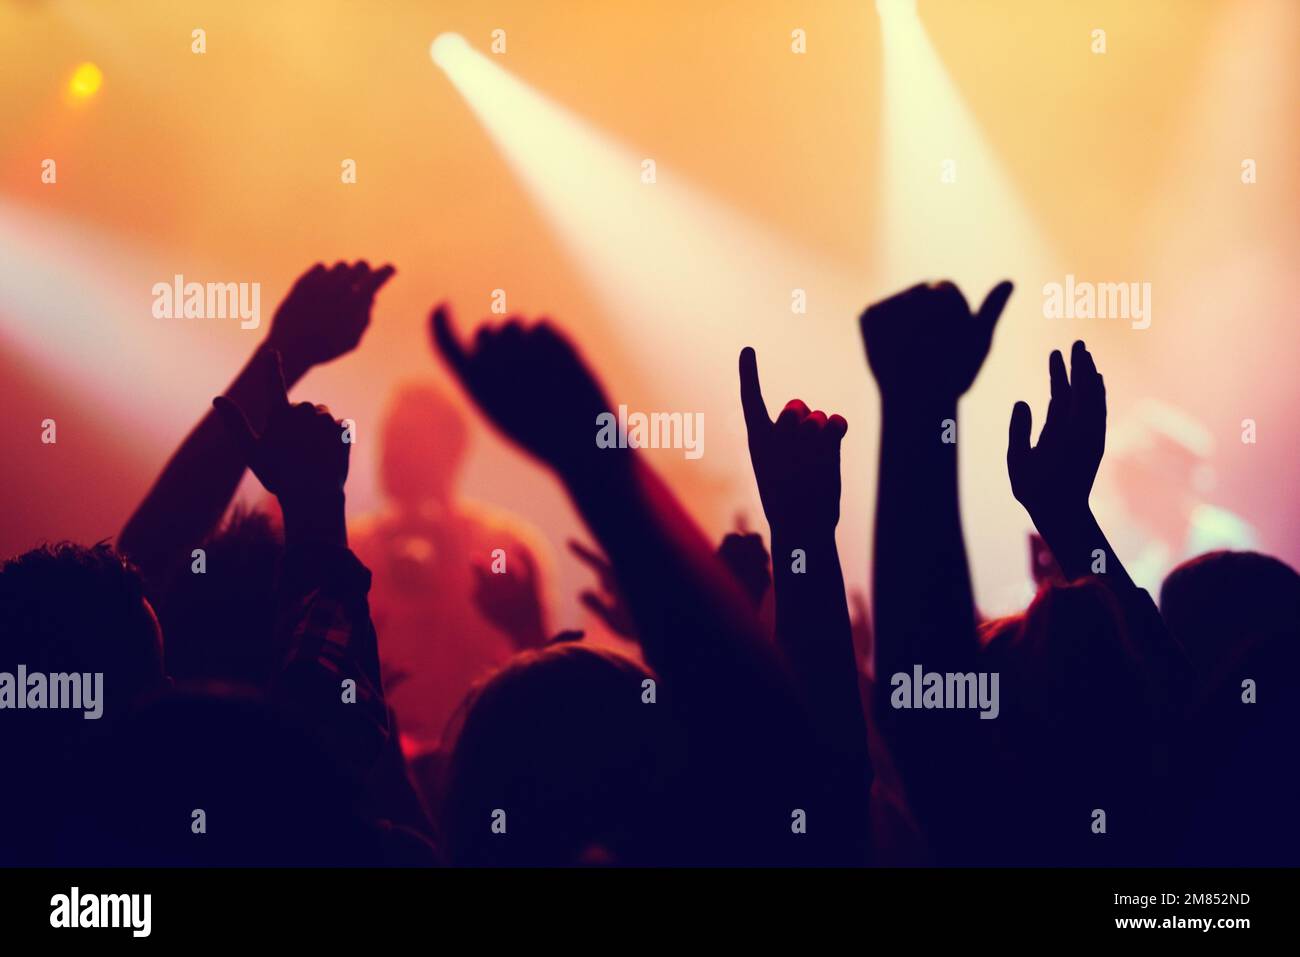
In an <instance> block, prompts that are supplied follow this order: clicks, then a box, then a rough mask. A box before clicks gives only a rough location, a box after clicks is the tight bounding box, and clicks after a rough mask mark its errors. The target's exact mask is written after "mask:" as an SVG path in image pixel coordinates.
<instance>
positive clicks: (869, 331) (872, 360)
mask: <svg viewBox="0 0 1300 957" xmlns="http://www.w3.org/2000/svg"><path fill="white" fill-rule="evenodd" d="M1011 290H1012V285H1011V283H1010V282H1000V283H998V284H997V285H996V286H994V287H993V289H992V291H991V292H990V293H989V294H988V296H987V297H986V298H985V299H984V304H983V305H981V306H980V309H979V312H978V313H976V314H974V315H972V314H971V311H970V307H969V306H967V304H966V298H965V297H964V296H963V295H962V294H961V290H959V289H958V288H957V287H956V286H954V285H953V284H952V283H950V282H941V283H938V284H936V285H926V284H924V283H922V284H920V285H916V286H913V287H912V288H911V289H908V290H905V291H904V292H900V293H898V294H897V295H895V296H891V297H890V298H889V299H886V300H884V301H883V302H878V303H876V304H875V305H873V306H870V307H868V308H867V311H866V312H864V313H863V314H862V318H861V320H860V321H861V327H862V339H863V342H864V343H865V344H866V347H867V361H868V363H869V364H870V366H871V372H872V375H874V376H875V377H876V383H877V384H878V385H879V387H880V393H881V396H882V397H883V398H884V399H885V400H886V401H889V400H893V399H898V400H902V401H905V402H910V401H913V400H919V401H927V402H934V401H938V402H952V401H955V400H956V399H957V398H958V397H960V396H961V395H962V394H963V393H964V392H965V391H966V390H967V389H969V388H970V385H971V383H972V382H974V381H975V376H976V375H977V374H978V373H979V370H980V366H982V365H983V364H984V358H985V357H986V356H987V355H988V352H989V346H990V344H991V343H992V341H993V328H994V326H996V325H997V321H998V318H999V317H1000V316H1001V315H1002V310H1003V308H1004V307H1005V306H1006V304H1007V299H1008V298H1009V297H1010V296H1011Z"/></svg>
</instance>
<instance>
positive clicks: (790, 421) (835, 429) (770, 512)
mask: <svg viewBox="0 0 1300 957" xmlns="http://www.w3.org/2000/svg"><path fill="white" fill-rule="evenodd" d="M740 404H741V407H742V408H743V409H744V413H745V428H746V431H747V432H748V433H749V459H750V462H752V463H753V466H754V478H755V479H756V480H757V482H758V495H759V498H760V499H761V500H762V502H763V511H764V513H766V515H767V520H768V523H769V524H770V525H771V526H772V527H773V529H774V530H776V529H779V530H781V531H799V532H805V531H821V530H826V529H833V528H834V527H835V526H836V525H837V524H838V523H839V520H840V440H841V439H843V438H844V434H845V433H846V432H847V431H848V428H849V425H848V423H847V422H846V421H844V419H843V417H842V416H838V415H832V416H831V417H830V418H827V417H826V413H825V412H822V411H820V410H818V411H815V412H810V411H808V406H806V405H804V404H803V402H801V401H799V400H798V399H791V400H790V401H789V402H788V403H786V406H785V408H784V409H782V410H781V414H780V415H779V416H777V419H776V422H772V420H771V419H769V418H768V417H767V405H766V404H765V403H764V402H763V392H762V390H761V389H760V387H759V383H758V358H757V356H755V354H754V350H753V349H751V348H749V347H748V346H746V347H745V348H744V349H742V350H741V351H740ZM774 534H776V532H775V531H774Z"/></svg>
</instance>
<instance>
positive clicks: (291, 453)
mask: <svg viewBox="0 0 1300 957" xmlns="http://www.w3.org/2000/svg"><path fill="white" fill-rule="evenodd" d="M259 361H260V362H261V363H262V365H263V367H264V370H263V372H262V374H264V375H265V376H266V377H267V379H268V381H269V383H270V390H271V394H272V395H273V396H274V398H273V402H272V407H271V411H270V415H269V416H268V418H267V423H266V428H265V429H264V430H263V432H262V434H261V435H258V434H257V433H256V432H254V431H253V428H252V426H250V425H249V424H248V419H247V418H246V417H245V415H244V412H243V410H242V409H240V407H239V406H238V405H236V404H235V403H234V402H233V401H231V400H230V399H229V398H227V397H226V396H223V395H219V396H217V397H216V398H215V399H213V400H212V405H213V407H214V408H215V409H216V410H217V414H218V415H219V416H220V417H221V421H222V422H223V423H224V424H225V426H226V428H227V430H229V432H230V434H231V436H232V437H233V438H234V440H235V442H236V443H237V444H238V446H239V449H240V452H241V453H242V455H243V456H244V461H245V462H246V463H247V465H248V467H249V468H251V469H252V470H253V474H254V475H256V476H257V478H258V480H259V481H260V482H261V483H262V484H263V485H264V486H266V489H267V491H269V492H271V493H272V494H274V495H275V496H276V497H277V498H279V499H280V503H281V505H282V506H283V508H284V511H285V518H286V521H287V520H288V519H289V518H290V512H291V511H296V510H299V509H315V508H317V507H319V506H322V505H330V504H332V503H334V502H335V501H338V502H341V501H342V494H343V483H344V481H345V480H346V479H347V475H348V453H349V451H350V450H351V448H352V446H351V444H349V443H347V442H344V441H343V428H342V425H341V423H339V422H336V421H335V420H334V416H332V415H331V414H330V412H329V409H327V408H325V407H324V406H323V405H312V404H311V403H308V402H299V403H298V404H297V405H290V404H289V397H288V394H287V392H286V390H285V385H284V372H283V370H282V368H281V360H280V355H279V353H277V352H272V351H268V352H267V353H265V356H264V357H263V358H262V359H261V360H259Z"/></svg>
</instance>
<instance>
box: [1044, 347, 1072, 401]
mask: <svg viewBox="0 0 1300 957" xmlns="http://www.w3.org/2000/svg"><path fill="white" fill-rule="evenodd" d="M1047 377H1048V379H1049V380H1050V381H1051V387H1052V400H1053V401H1055V400H1057V399H1067V398H1069V396H1070V377H1069V376H1068V375H1067V374H1066V372H1065V357H1064V356H1062V355H1061V350H1060V349H1053V350H1052V354H1051V355H1050V356H1048V358H1047Z"/></svg>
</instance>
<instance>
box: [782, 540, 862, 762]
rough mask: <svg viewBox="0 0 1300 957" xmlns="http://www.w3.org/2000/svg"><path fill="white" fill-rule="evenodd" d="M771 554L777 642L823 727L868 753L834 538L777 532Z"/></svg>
mask: <svg viewBox="0 0 1300 957" xmlns="http://www.w3.org/2000/svg"><path fill="white" fill-rule="evenodd" d="M796 550H798V551H800V552H802V553H803V554H802V556H801V559H800V562H799V563H798V564H796V562H795V560H794V559H793V558H792V555H793V554H794V553H795V551H796ZM772 555H773V574H772V577H773V584H774V588H775V592H776V637H777V643H778V644H779V645H780V647H781V650H782V653H783V654H784V656H785V659H786V661H787V663H788V664H789V665H790V666H791V668H792V669H793V671H794V673H795V675H796V678H797V680H798V681H799V684H800V686H801V687H802V689H803V691H804V694H805V697H806V698H807V700H808V701H809V703H810V705H811V707H812V708H813V710H814V711H816V712H819V713H820V714H821V715H822V717H823V720H822V721H821V723H822V724H824V725H825V726H826V727H827V728H829V729H832V730H833V731H834V732H835V736H836V737H837V739H839V740H840V741H841V742H851V743H853V744H854V746H855V747H857V746H859V745H860V747H861V749H862V753H863V754H865V749H866V733H865V729H864V728H863V725H862V704H861V700H860V698H859V695H858V670H857V659H856V655H855V652H854V649H853V627H852V623H851V621H850V618H849V606H848V600H847V598H846V595H845V590H844V575H843V572H842V569H841V567H840V558H839V550H838V549H837V547H836V545H835V534H834V532H833V531H824V532H819V533H808V534H800V533H797V532H791V531H783V530H780V529H775V528H774V529H773V531H772ZM796 569H800V570H796Z"/></svg>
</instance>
